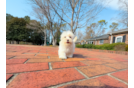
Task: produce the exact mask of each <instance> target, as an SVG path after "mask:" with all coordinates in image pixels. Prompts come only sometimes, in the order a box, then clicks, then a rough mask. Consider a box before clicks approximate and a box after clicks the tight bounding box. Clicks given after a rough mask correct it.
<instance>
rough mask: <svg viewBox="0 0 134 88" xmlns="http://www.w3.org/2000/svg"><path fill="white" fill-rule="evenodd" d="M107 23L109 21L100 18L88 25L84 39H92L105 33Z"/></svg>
mask: <svg viewBox="0 0 134 88" xmlns="http://www.w3.org/2000/svg"><path fill="white" fill-rule="evenodd" d="M106 24H107V22H106V21H105V20H99V21H98V22H97V23H92V24H90V25H89V26H87V28H86V31H85V37H84V39H90V38H93V37H96V36H100V35H102V34H104V33H105V30H106V27H105V26H106Z"/></svg>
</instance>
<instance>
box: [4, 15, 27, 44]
mask: <svg viewBox="0 0 134 88" xmlns="http://www.w3.org/2000/svg"><path fill="white" fill-rule="evenodd" d="M26 23H27V22H26V21H25V20H24V19H23V18H17V17H15V18H13V19H11V20H10V21H9V22H8V23H7V28H8V31H7V35H6V37H7V39H8V40H16V41H18V43H19V41H23V40H26V39H27V38H28V30H27V28H26Z"/></svg>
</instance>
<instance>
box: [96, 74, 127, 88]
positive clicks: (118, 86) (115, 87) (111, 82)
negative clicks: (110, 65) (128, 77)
mask: <svg viewBox="0 0 134 88" xmlns="http://www.w3.org/2000/svg"><path fill="white" fill-rule="evenodd" d="M97 79H98V80H99V81H100V82H102V83H104V84H105V85H108V86H111V87H106V88H128V86H127V85H126V84H124V83H122V82H120V81H118V80H117V79H114V78H112V77H110V76H101V77H98V78H97Z"/></svg>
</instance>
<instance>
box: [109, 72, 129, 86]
mask: <svg viewBox="0 0 134 88" xmlns="http://www.w3.org/2000/svg"><path fill="white" fill-rule="evenodd" d="M108 76H110V77H112V78H115V79H116V80H118V81H120V82H123V83H124V84H126V85H128V83H127V82H125V81H123V80H121V79H119V78H117V77H115V76H112V75H111V74H108Z"/></svg>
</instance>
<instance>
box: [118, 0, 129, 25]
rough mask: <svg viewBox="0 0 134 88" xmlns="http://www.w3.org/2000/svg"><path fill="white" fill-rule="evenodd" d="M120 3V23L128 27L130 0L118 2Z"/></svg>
mask: <svg viewBox="0 0 134 88" xmlns="http://www.w3.org/2000/svg"><path fill="white" fill-rule="evenodd" d="M118 2H119V4H121V6H120V10H121V11H120V13H119V16H120V18H119V19H118V22H119V23H122V24H123V25H124V26H125V27H128V0H118ZM122 9H123V10H122ZM116 19H117V18H116Z"/></svg>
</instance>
